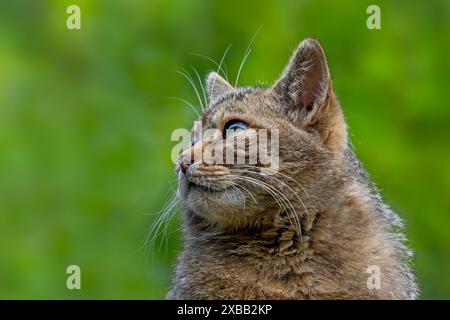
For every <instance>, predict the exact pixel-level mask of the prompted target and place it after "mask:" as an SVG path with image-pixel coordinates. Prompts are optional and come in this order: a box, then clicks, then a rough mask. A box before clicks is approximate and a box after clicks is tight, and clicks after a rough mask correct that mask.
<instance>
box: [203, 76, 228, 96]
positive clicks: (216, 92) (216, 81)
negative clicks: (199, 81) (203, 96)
mask: <svg viewBox="0 0 450 320" xmlns="http://www.w3.org/2000/svg"><path fill="white" fill-rule="evenodd" d="M206 90H207V91H208V96H209V101H214V100H216V99H217V98H218V97H220V96H221V95H224V94H226V93H227V92H230V91H232V90H233V87H232V86H231V85H230V84H229V83H228V82H227V80H225V79H224V78H222V77H221V76H220V75H219V74H218V73H216V72H210V73H209V74H208V77H207V78H206Z"/></svg>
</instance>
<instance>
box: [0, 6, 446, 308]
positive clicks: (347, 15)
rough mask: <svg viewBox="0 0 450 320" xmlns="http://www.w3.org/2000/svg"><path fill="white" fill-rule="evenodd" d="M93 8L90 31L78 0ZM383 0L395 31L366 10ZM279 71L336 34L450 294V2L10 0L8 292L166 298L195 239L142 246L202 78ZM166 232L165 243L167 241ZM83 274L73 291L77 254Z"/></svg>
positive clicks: (387, 180) (2, 69)
mask: <svg viewBox="0 0 450 320" xmlns="http://www.w3.org/2000/svg"><path fill="white" fill-rule="evenodd" d="M70 4H78V5H79V6H80V8H81V26H82V29H81V30H68V29H67V28H66V18H67V17H68V15H67V14H66V8H67V6H68V5H70ZM369 4H378V5H379V6H380V7H381V23H382V28H381V30H368V29H367V28H366V19H367V17H368V15H367V14H366V8H367V6H368V5H369ZM259 28H261V30H260V32H259V33H258V35H257V36H256V38H255V40H254V42H253V44H252V52H251V54H250V56H249V58H248V60H247V62H246V64H245V66H244V68H243V71H242V75H241V80H240V83H241V84H242V85H251V84H254V83H256V82H262V83H267V84H270V83H272V82H273V81H275V80H276V79H277V77H278V75H279V74H280V72H281V70H282V69H283V67H284V65H285V63H286V62H287V60H288V58H289V55H290V53H291V51H292V50H293V49H294V48H295V47H296V45H297V44H298V43H299V42H300V41H301V40H302V39H304V38H305V37H309V36H313V37H316V38H317V39H318V40H319V41H320V42H321V44H322V46H323V48H324V50H325V52H326V54H327V57H328V61H329V65H330V69H331V72H332V76H333V79H334V88H335V91H336V92H337V94H338V96H339V98H340V101H341V103H342V105H343V108H344V111H345V114H346V117H347V120H348V122H349V125H350V132H351V137H352V141H353V143H354V144H355V146H356V152H357V154H358V155H359V157H360V158H361V159H362V161H363V162H364V164H365V165H366V167H367V169H368V171H369V172H370V174H371V176H372V178H373V179H374V180H375V182H376V183H377V184H378V186H379V187H380V188H381V189H382V193H383V196H384V197H385V198H386V200H387V201H388V202H389V203H390V204H392V206H393V207H394V208H396V209H397V211H398V212H399V213H400V214H401V216H402V217H404V219H405V222H406V226H407V235H408V238H409V239H410V245H411V246H412V247H413V248H414V249H415V251H416V257H415V266H416V270H417V276H418V279H419V282H420V286H421V288H422V291H423V294H422V298H450V275H449V273H450V232H449V231H450V199H449V198H450V165H449V164H450V150H449V138H450V105H449V101H450V90H449V89H450V88H449V80H450V59H449V57H450V41H449V40H450V38H449V37H450V2H449V1H445V0H443V1H426V2H424V1H311V0H310V1H300V0H293V1H262V0H259V1H245V2H244V1H241V2H238V1H236V2H234V3H232V2H231V1H206V0H205V1H202V0H180V1H167V0H139V1H138V0H130V1H112V0H104V1H95V0H84V1H82V0H71V1H64V0H54V1H44V0H41V1H40V0H29V1H24V0H1V2H0V298H7V299H10V298H31V299H35V298H62V299H70V298H100V299H103V298H145V299H147V298H163V297H164V295H165V293H166V292H167V289H168V286H169V283H170V274H171V265H172V263H173V261H174V257H175V254H176V252H177V250H178V249H179V247H180V235H179V231H178V230H177V229H178V226H179V219H178V220H176V221H175V223H174V224H173V225H172V226H171V227H170V230H169V231H170V236H169V238H168V241H167V243H166V244H164V243H163V244H162V245H161V246H160V244H159V243H158V241H159V240H161V239H159V240H158V241H157V243H156V245H155V249H154V250H152V249H151V248H149V246H148V244H147V245H143V244H144V242H145V239H146V236H147V233H148V229H149V226H150V225H151V223H152V221H153V220H154V219H155V213H157V212H158V211H159V210H160V209H161V208H162V207H163V205H164V203H165V201H166V199H167V198H168V196H169V195H170V193H171V192H172V190H173V188H174V187H176V183H175V175H174V169H173V164H172V163H171V160H170V151H171V148H172V147H173V146H174V144H175V143H174V142H171V141H170V135H171V132H172V131H173V130H174V129H175V128H180V127H190V126H191V123H192V121H193V120H194V113H193V112H192V111H191V110H190V109H189V108H188V107H186V106H185V105H184V104H183V103H181V102H180V101H177V100H174V99H167V98H165V97H169V96H173V97H178V98H182V99H186V100H188V101H190V102H191V103H193V104H196V105H198V103H196V100H195V99H196V97H195V95H194V93H193V90H192V89H191V88H190V86H189V84H188V83H187V82H186V81H185V79H183V77H181V76H180V75H179V74H177V73H174V72H171V70H180V69H183V68H184V69H186V70H189V71H191V74H192V75H193V76H194V73H193V72H192V69H190V66H193V67H195V68H197V69H198V70H199V73H200V74H201V77H204V76H205V75H206V73H207V72H208V71H209V70H212V69H215V68H216V67H215V66H214V64H213V63H211V62H210V61H208V60H207V59H204V58H202V57H199V56H197V55H194V54H201V55H205V56H208V57H210V58H212V59H214V60H216V61H218V60H220V58H221V56H222V54H223V53H224V51H225V49H226V48H227V46H228V45H229V44H232V46H231V48H230V51H229V54H228V57H227V59H226V61H225V64H226V69H227V70H228V74H229V76H230V78H232V79H234V77H235V76H236V74H237V71H238V69H239V64H240V62H241V59H242V56H243V54H244V52H245V49H246V48H247V46H248V44H249V42H250V40H251V38H252V37H253V36H254V35H255V33H256V32H257V30H258V29H259ZM160 247H161V249H159V248H160ZM71 264H76V265H79V266H80V267H81V271H82V289H81V290H73V291H70V290H68V289H67V288H66V278H67V274H66V272H65V271H66V268H67V266H68V265H71Z"/></svg>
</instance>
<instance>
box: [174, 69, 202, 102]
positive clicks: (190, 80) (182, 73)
mask: <svg viewBox="0 0 450 320" xmlns="http://www.w3.org/2000/svg"><path fill="white" fill-rule="evenodd" d="M171 71H172V72H176V73H178V74H180V75H181V76H183V77H184V78H185V79H186V80H187V81H188V82H189V83H190V84H191V86H192V89H194V92H195V95H196V96H197V99H198V102H199V103H200V106H201V107H202V110H204V109H205V107H204V106H203V101H202V98H201V97H200V93H199V92H198V89H197V86H196V85H195V82H194V80H192V78H191V76H190V75H189V72H187V71H180V70H171Z"/></svg>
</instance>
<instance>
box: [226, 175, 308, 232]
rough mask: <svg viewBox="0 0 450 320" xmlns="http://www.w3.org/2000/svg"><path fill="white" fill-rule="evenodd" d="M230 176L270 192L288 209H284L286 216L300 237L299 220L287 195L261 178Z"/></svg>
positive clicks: (282, 206) (279, 203) (280, 204)
mask: <svg viewBox="0 0 450 320" xmlns="http://www.w3.org/2000/svg"><path fill="white" fill-rule="evenodd" d="M231 176H232V177H234V178H235V179H241V180H244V181H247V182H250V183H253V184H255V185H257V186H259V187H261V188H263V190H266V191H267V192H268V193H269V194H271V195H272V196H273V197H274V199H275V200H276V201H277V203H278V205H279V206H280V208H285V209H287V210H288V211H286V213H287V214H288V218H289V220H290V222H291V223H293V224H295V225H296V226H297V227H296V228H297V230H298V232H299V235H300V238H301V233H302V230H301V225H300V221H299V219H298V215H297V213H296V211H295V208H294V207H293V205H292V203H291V202H290V201H289V199H287V197H286V196H285V195H284V194H283V193H282V192H281V191H280V190H278V189H277V188H275V187H274V186H271V185H270V184H267V183H265V182H263V181H261V180H257V179H254V178H251V177H247V176H241V175H231ZM280 200H281V201H280ZM291 216H292V217H293V218H294V221H295V222H293V221H292V220H291Z"/></svg>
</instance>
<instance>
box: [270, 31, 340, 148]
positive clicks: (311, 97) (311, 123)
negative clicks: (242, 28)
mask: <svg viewBox="0 0 450 320" xmlns="http://www.w3.org/2000/svg"><path fill="white" fill-rule="evenodd" d="M273 90H274V91H275V93H276V95H277V96H278V97H279V98H280V99H281V101H282V104H283V106H284V108H286V110H285V111H286V113H287V114H288V115H289V116H290V117H291V118H292V121H293V122H294V123H295V124H296V125H297V126H299V127H302V128H305V129H315V130H316V131H318V132H319V133H320V134H321V136H322V139H323V141H324V143H325V145H327V147H329V149H331V150H333V151H340V150H342V149H343V148H344V147H345V145H346V143H347V132H346V125H345V121H344V118H343V115H342V111H341V108H340V106H339V103H338V101H337V99H336V97H335V96H334V93H333V90H332V87H331V77H330V73H329V70H328V64H327V60H326V58H325V54H324V52H323V50H322V48H321V46H320V44H319V42H317V41H316V40H314V39H306V40H304V41H303V42H302V43H301V44H300V45H299V47H298V48H297V50H296V51H295V52H294V54H293V56H292V58H291V60H290V61H289V64H288V65H287V67H286V69H285V70H284V72H283V74H282V76H281V78H280V79H279V80H278V81H277V82H276V83H275V85H274V87H273Z"/></svg>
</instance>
